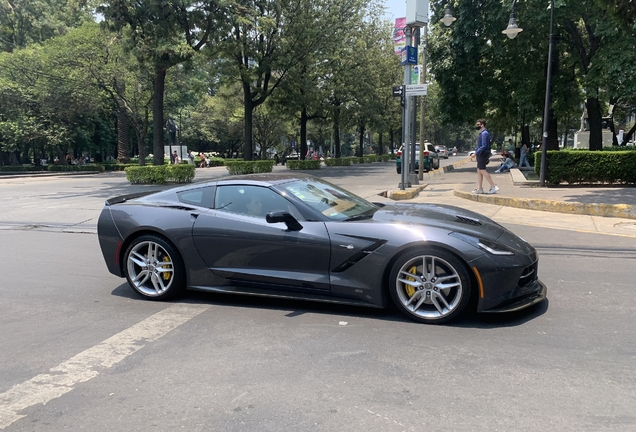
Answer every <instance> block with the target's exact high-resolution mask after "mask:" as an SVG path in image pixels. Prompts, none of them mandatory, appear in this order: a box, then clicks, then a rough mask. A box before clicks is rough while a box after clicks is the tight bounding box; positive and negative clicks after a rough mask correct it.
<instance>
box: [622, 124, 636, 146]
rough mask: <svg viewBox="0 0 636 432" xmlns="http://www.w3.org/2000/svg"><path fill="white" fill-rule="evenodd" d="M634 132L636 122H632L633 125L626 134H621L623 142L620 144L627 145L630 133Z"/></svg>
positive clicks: (635, 130)
mask: <svg viewBox="0 0 636 432" xmlns="http://www.w3.org/2000/svg"><path fill="white" fill-rule="evenodd" d="M634 132H636V123H634V126H632V128H631V129H630V130H629V132H627V133H626V134H624V135H623V144H622V145H627V143H628V142H629V140H631V139H632V135H634Z"/></svg>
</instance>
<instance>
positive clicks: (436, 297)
mask: <svg viewBox="0 0 636 432" xmlns="http://www.w3.org/2000/svg"><path fill="white" fill-rule="evenodd" d="M431 300H432V301H433V304H434V305H435V307H436V308H437V310H438V311H439V313H440V314H442V315H444V308H443V307H442V306H441V305H440V304H439V302H440V301H441V302H442V303H443V304H444V306H445V307H446V310H447V311H450V305H449V304H448V302H447V301H446V299H445V298H444V296H443V295H442V294H441V293H440V292H433V293H432V294H431Z"/></svg>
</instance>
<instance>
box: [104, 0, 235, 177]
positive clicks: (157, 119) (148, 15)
mask: <svg viewBox="0 0 636 432" xmlns="http://www.w3.org/2000/svg"><path fill="white" fill-rule="evenodd" d="M98 10H99V12H100V13H102V14H103V15H104V18H105V20H106V23H107V24H108V25H109V26H110V27H111V28H112V29H114V30H116V31H122V32H123V33H124V35H125V36H126V38H127V48H128V49H129V50H130V51H131V52H133V53H134V54H135V56H137V58H138V59H139V62H140V63H142V64H147V65H148V67H149V68H151V69H152V71H153V75H154V77H153V84H154V85H153V106H152V119H153V153H154V157H153V162H154V164H155V165H160V164H163V163H164V146H163V128H164V112H163V108H164V106H163V105H164V90H165V80H166V72H167V71H168V69H169V68H171V67H173V66H175V65H177V64H180V63H183V62H185V61H187V60H189V59H191V58H192V57H193V56H194V55H195V53H196V52H198V51H199V50H201V48H203V47H204V46H205V44H206V43H207V42H208V41H215V40H216V39H218V38H220V37H222V36H224V35H225V33H226V31H225V30H226V26H225V24H224V23H226V22H227V21H226V19H224V18H225V17H224V9H223V8H222V4H221V2H218V1H207V2H200V1H189V0H178V1H171V2H165V1H163V0H139V1H133V0H111V1H110V2H108V3H107V4H104V5H102V6H100V7H99V8H98Z"/></svg>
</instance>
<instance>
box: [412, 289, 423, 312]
mask: <svg viewBox="0 0 636 432" xmlns="http://www.w3.org/2000/svg"><path fill="white" fill-rule="evenodd" d="M420 292H421V291H420ZM425 301H426V296H425V295H423V294H420V301H418V302H417V304H416V305H415V306H413V311H417V310H418V309H419V308H420V306H422V305H423V304H424V302H425Z"/></svg>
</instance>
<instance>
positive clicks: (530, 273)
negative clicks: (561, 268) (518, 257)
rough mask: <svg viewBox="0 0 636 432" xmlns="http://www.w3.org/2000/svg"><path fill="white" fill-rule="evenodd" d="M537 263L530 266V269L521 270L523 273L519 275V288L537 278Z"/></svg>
mask: <svg viewBox="0 0 636 432" xmlns="http://www.w3.org/2000/svg"><path fill="white" fill-rule="evenodd" d="M538 264H539V262H538V261H537V262H535V263H534V264H532V265H531V266H530V267H526V268H525V269H523V273H522V274H521V277H520V278H519V286H520V287H522V286H525V285H527V284H528V283H530V282H532V281H533V280H535V279H536V278H537V267H538Z"/></svg>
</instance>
